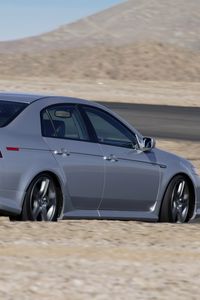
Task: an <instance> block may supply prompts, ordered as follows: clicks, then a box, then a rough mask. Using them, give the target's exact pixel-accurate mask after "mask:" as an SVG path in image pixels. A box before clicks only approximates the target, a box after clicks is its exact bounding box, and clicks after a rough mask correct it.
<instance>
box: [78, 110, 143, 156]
mask: <svg viewBox="0 0 200 300" xmlns="http://www.w3.org/2000/svg"><path fill="white" fill-rule="evenodd" d="M78 106H79V109H80V111H81V114H83V115H84V119H85V121H86V126H87V127H89V128H90V129H91V132H92V135H93V142H95V143H98V144H100V145H108V146H113V147H121V148H126V149H133V150H135V149H136V148H137V146H139V145H138V140H137V135H136V133H135V132H133V131H132V130H131V129H129V128H128V127H127V126H126V125H125V124H124V123H123V122H122V121H121V120H119V119H118V118H117V117H115V116H114V115H113V114H111V113H109V112H107V111H106V110H104V109H102V108H99V107H96V106H92V105H87V104H79V105H78ZM84 108H92V109H94V110H97V111H98V110H99V111H100V112H103V113H105V114H107V115H108V116H109V117H111V118H113V119H114V120H115V121H117V122H119V124H120V125H121V126H122V127H123V128H125V129H126V130H127V131H128V132H129V133H130V134H131V135H133V136H135V140H136V143H137V146H136V147H135V148H133V147H132V148H130V147H126V146H120V145H114V144H111V143H105V142H100V141H99V139H98V137H97V134H96V131H95V128H94V126H93V125H92V122H91V121H90V119H89V117H88V116H87V113H86V111H85V109H84Z"/></svg>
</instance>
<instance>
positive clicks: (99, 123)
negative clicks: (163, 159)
mask: <svg viewBox="0 0 200 300" xmlns="http://www.w3.org/2000/svg"><path fill="white" fill-rule="evenodd" d="M84 111H85V113H86V115H87V117H88V118H89V120H90V122H91V124H92V126H93V128H94V130H95V133H96V136H97V139H98V142H99V143H103V144H108V145H113V146H119V147H126V148H135V146H136V144H137V140H136V137H135V135H134V133H132V132H131V131H130V130H129V129H128V128H126V127H125V126H124V125H123V124H122V123H121V122H120V121H118V120H117V119H116V118H115V117H113V116H112V115H110V114H109V113H107V112H104V111H103V110H101V109H96V108H93V107H85V108H84Z"/></svg>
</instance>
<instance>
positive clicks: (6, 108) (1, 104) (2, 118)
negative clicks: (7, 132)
mask: <svg viewBox="0 0 200 300" xmlns="http://www.w3.org/2000/svg"><path fill="white" fill-rule="evenodd" d="M27 106H28V104H27V103H20V102H11V101H0V127H4V126H6V125H8V124H9V123H10V122H11V121H12V120H14V119H15V118H16V117H17V116H18V115H19V114H20V112H22V110H24V108H25V107H27Z"/></svg>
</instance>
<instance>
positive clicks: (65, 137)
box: [41, 104, 104, 210]
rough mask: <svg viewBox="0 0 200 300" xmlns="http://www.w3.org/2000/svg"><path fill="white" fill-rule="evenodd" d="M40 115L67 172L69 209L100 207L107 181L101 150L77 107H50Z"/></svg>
mask: <svg viewBox="0 0 200 300" xmlns="http://www.w3.org/2000/svg"><path fill="white" fill-rule="evenodd" d="M41 119H42V120H41V121H42V134H43V136H44V137H45V141H46V143H47V144H48V145H49V147H50V149H51V150H52V153H53V155H54V157H55V159H56V160H57V162H58V164H59V166H60V168H61V169H62V170H63V173H64V176H65V181H66V195H69V198H70V203H68V206H67V207H68V210H97V208H98V206H99V204H100V202H101V199H102V192H103V183H104V165H103V159H102V151H101V148H100V146H99V145H98V144H96V143H93V142H91V141H90V136H89V133H88V131H87V129H86V126H85V124H84V122H83V120H82V117H81V115H80V113H79V111H78V109H77V107H76V106H75V105H69V104H64V105H63V104H62V105H54V106H51V107H47V108H46V109H45V110H43V111H42V114H41Z"/></svg>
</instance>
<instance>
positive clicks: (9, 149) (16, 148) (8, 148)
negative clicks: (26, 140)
mask: <svg viewBox="0 0 200 300" xmlns="http://www.w3.org/2000/svg"><path fill="white" fill-rule="evenodd" d="M6 150H8V151H19V147H6Z"/></svg>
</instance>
